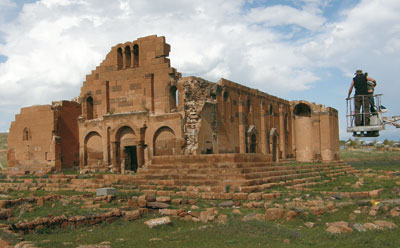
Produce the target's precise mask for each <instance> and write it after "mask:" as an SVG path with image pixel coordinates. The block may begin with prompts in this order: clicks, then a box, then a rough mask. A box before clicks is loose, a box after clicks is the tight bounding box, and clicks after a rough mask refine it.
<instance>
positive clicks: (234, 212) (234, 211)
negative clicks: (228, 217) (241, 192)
mask: <svg viewBox="0 0 400 248" xmlns="http://www.w3.org/2000/svg"><path fill="white" fill-rule="evenodd" d="M232 214H242V213H241V212H240V210H239V209H237V208H235V209H233V210H232Z"/></svg>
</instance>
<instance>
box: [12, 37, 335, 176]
mask: <svg viewBox="0 0 400 248" xmlns="http://www.w3.org/2000/svg"><path fill="white" fill-rule="evenodd" d="M169 52H170V45H168V44H167V43H166V42H165V38H164V37H158V36H156V35H152V36H148V37H143V38H139V39H137V40H135V41H133V42H126V43H124V44H118V45H116V46H114V47H112V48H111V51H110V52H109V53H108V54H107V56H106V57H105V59H104V60H103V62H101V64H100V65H99V66H97V67H96V69H95V70H94V71H92V73H91V74H90V75H87V76H86V80H85V82H83V85H82V87H81V91H80V95H79V97H78V98H77V99H76V100H73V101H59V102H53V103H52V104H51V105H40V106H32V107H27V108H22V109H21V112H20V113H19V114H17V115H16V116H15V121H14V122H12V123H11V127H10V131H9V137H8V144H9V145H8V147H9V148H8V170H9V171H11V172H15V173H21V174H24V173H32V172H36V171H47V172H50V171H61V170H66V169H88V170H92V171H107V170H111V171H113V172H117V173H119V172H122V173H124V172H127V171H137V170H138V168H141V167H145V166H146V165H148V164H151V162H152V160H153V159H155V158H156V157H160V156H185V155H186V156H187V155H189V156H190V155H200V154H204V155H203V156H210V158H212V156H213V155H216V154H249V155H248V156H253V155H254V156H263V157H264V158H265V160H267V161H274V162H279V161H280V160H281V161H282V160H283V161H286V160H288V159H296V160H297V161H332V160H337V159H339V138H338V112H337V110H335V109H333V108H330V107H325V106H323V105H319V104H315V103H309V102H307V101H287V100H284V99H281V98H279V97H276V96H272V95H269V94H267V93H264V92H261V91H259V90H256V89H251V88H248V87H246V86H244V85H240V84H238V83H235V82H232V81H229V80H226V79H223V78H222V79H220V80H219V81H218V82H216V83H214V82H209V81H206V80H204V79H201V78H198V77H182V76H181V74H180V73H179V72H178V71H177V70H176V69H175V68H173V67H171V66H170V60H169V58H168V56H169Z"/></svg>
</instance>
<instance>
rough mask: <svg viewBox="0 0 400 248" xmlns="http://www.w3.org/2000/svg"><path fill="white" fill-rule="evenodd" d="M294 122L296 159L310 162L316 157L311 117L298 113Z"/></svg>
mask: <svg viewBox="0 0 400 248" xmlns="http://www.w3.org/2000/svg"><path fill="white" fill-rule="evenodd" d="M294 123H295V129H296V133H295V136H296V160H297V161H299V162H310V161H312V160H313V159H314V154H313V145H312V142H313V139H312V121H311V117H307V116H298V115H297V116H296V117H295V120H294Z"/></svg>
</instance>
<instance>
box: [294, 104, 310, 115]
mask: <svg viewBox="0 0 400 248" xmlns="http://www.w3.org/2000/svg"><path fill="white" fill-rule="evenodd" d="M293 114H294V115H296V116H304V117H311V108H310V106H308V105H307V104H305V103H299V104H297V105H296V106H295V107H294V110H293Z"/></svg>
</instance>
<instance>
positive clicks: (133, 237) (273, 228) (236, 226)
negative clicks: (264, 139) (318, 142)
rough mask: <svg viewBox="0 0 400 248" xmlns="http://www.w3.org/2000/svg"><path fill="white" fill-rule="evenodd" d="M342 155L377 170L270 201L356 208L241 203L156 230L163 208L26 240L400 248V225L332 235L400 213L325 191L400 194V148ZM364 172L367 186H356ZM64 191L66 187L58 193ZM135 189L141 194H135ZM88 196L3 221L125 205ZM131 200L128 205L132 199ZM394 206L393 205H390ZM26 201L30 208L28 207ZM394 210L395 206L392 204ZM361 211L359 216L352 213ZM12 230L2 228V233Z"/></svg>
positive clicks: (16, 211)
mask: <svg viewBox="0 0 400 248" xmlns="http://www.w3.org/2000/svg"><path fill="white" fill-rule="evenodd" d="M341 156H342V159H344V160H345V161H348V162H349V163H351V164H352V165H353V166H354V167H355V168H357V169H360V170H364V169H368V168H370V169H371V172H362V174H360V175H350V176H347V177H340V178H338V180H336V181H332V182H329V183H327V184H324V185H319V186H315V187H310V188H309V191H305V192H299V191H295V190H289V189H286V188H283V187H281V188H274V190H278V191H280V192H281V194H282V197H281V198H278V199H275V200H273V201H271V202H270V204H271V205H272V204H282V205H283V204H285V203H288V202H291V201H292V200H293V199H294V198H302V199H304V200H305V201H307V200H312V199H323V200H324V201H334V202H335V204H340V203H348V202H352V204H350V205H349V206H346V207H343V208H339V210H338V211H336V212H333V213H326V214H323V215H321V216H315V215H313V214H309V215H308V216H299V217H297V218H296V219H295V220H292V221H284V220H280V221H275V222H274V221H256V220H254V221H248V222H244V221H242V218H243V216H245V215H246V214H249V213H260V214H264V213H265V209H247V208H244V207H241V208H240V211H241V214H240V215H238V214H233V213H232V209H231V208H227V209H220V208H219V209H218V210H219V213H223V214H227V215H228V223H227V224H218V223H216V222H213V223H195V222H185V221H182V220H178V219H174V218H172V225H168V226H161V227H157V228H154V229H149V228H148V227H147V226H146V225H145V224H144V221H146V220H148V219H151V218H155V217H160V215H159V214H158V212H157V211H152V212H150V213H149V214H147V215H145V216H144V218H143V219H140V220H136V221H126V220H124V219H118V220H116V221H115V222H113V223H103V224H100V225H95V226H86V227H81V228H79V229H75V228H67V229H61V228H53V229H48V228H45V229H41V230H40V231H38V232H36V233H31V234H27V235H25V236H23V238H24V240H28V241H33V242H34V243H35V245H36V246H38V247H77V246H79V245H81V244H100V243H102V242H106V243H108V244H110V245H111V247H113V248H118V247H278V248H279V247H341V248H346V247H371V248H372V247H373V248H376V247H400V235H399V230H400V229H395V230H385V231H368V232H356V231H354V232H353V233H351V234H340V235H332V234H329V233H327V232H326V223H328V222H334V221H347V222H349V223H366V222H372V221H374V220H389V221H392V222H394V223H395V224H397V225H398V226H399V227H400V217H390V216H389V214H388V212H387V210H380V211H379V212H378V215H377V216H376V217H372V216H369V215H368V211H367V212H366V213H363V214H357V215H354V211H355V210H360V209H361V210H362V209H365V208H367V210H369V209H370V207H371V203H370V202H369V200H370V199H349V198H343V199H339V200H332V199H331V198H330V197H327V196H324V195H322V194H321V193H320V192H321V191H335V192H351V191H370V190H374V189H378V188H383V192H382V194H381V195H380V196H379V198H378V199H376V200H378V201H382V200H386V199H393V198H397V199H398V198H400V196H399V195H396V194H394V193H392V190H393V189H394V188H396V187H397V188H398V187H400V186H399V185H397V184H396V182H397V181H395V180H392V179H390V178H389V179H388V178H381V177H378V175H380V176H385V175H386V174H385V171H397V172H399V173H400V163H399V161H400V152H386V151H385V152H369V151H361V152H360V151H353V152H351V151H342V153H341ZM363 173H365V175H366V174H367V173H376V175H377V176H372V177H369V176H364V174H363ZM360 178H363V182H364V183H363V184H362V185H361V186H360V187H358V188H354V187H352V186H353V185H354V184H355V183H356V182H357V181H359V179H360ZM56 193H57V194H61V192H56ZM46 194H48V193H47V192H44V191H38V192H35V195H36V196H42V195H46ZM62 194H63V195H64V196H66V197H74V195H76V194H77V193H75V192H65V193H62ZM29 195H32V193H31V192H27V191H13V192H9V193H8V197H9V198H21V197H27V196H29ZM132 195H135V194H132ZM130 196H131V195H130V194H122V193H121V194H120V195H118V196H117V197H118V199H126V198H128V197H130ZM219 202H221V201H211V200H208V201H205V200H198V202H197V203H196V205H197V206H199V207H200V210H198V211H201V210H204V209H206V208H208V207H212V206H215V205H217V204H218V203H219ZM84 204H85V203H84V201H82V200H79V199H76V200H70V201H64V202H63V201H59V202H51V201H50V202H46V204H45V205H44V206H43V207H35V208H34V210H33V211H32V212H29V211H25V210H22V209H23V207H21V206H16V207H13V218H14V219H13V218H12V219H11V220H7V221H5V220H2V221H0V223H3V224H7V223H15V222H18V221H21V220H32V219H34V218H37V217H45V216H49V215H54V216H56V215H61V214H65V215H67V216H69V215H87V214H91V213H98V212H102V211H106V209H104V208H105V207H117V206H118V204H117V203H116V202H115V201H114V202H112V203H110V204H103V206H102V208H103V209H102V208H100V209H97V210H92V209H84V208H82V206H83V205H84ZM124 204H125V203H124ZM385 206H386V205H385ZM25 207H26V206H25ZM178 207H179V208H189V207H190V206H188V205H184V206H172V207H171V208H178ZM388 207H389V208H392V207H393V206H392V205H390V206H388ZM351 215H353V217H354V218H353V219H350V216H351ZM305 222H313V223H315V224H316V226H315V227H314V228H311V229H309V228H306V227H305V226H304V223H305ZM4 235H7V234H5V233H2V232H0V236H2V237H4ZM6 238H7V239H8V240H13V239H14V241H13V242H14V243H16V242H17V240H16V238H15V237H6Z"/></svg>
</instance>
